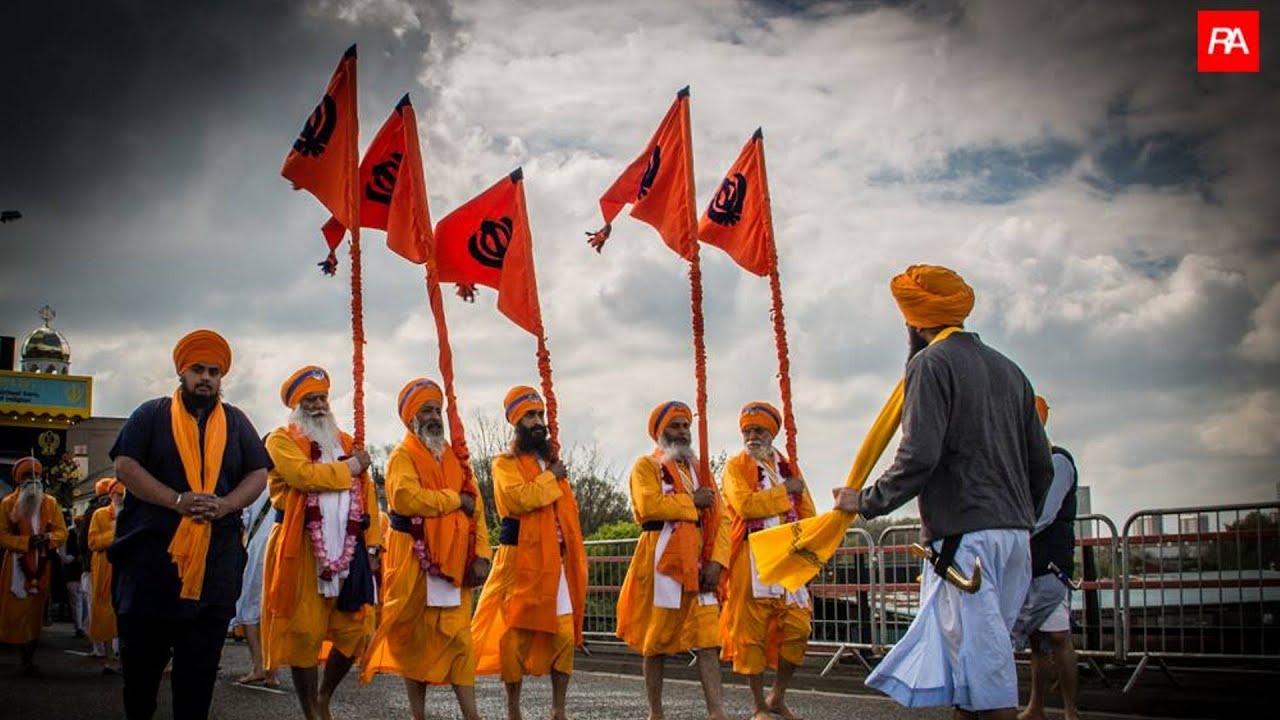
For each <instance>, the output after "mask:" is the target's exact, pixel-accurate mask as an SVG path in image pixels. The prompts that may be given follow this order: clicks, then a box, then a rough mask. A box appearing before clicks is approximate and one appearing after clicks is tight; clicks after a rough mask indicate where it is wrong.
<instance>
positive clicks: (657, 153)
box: [636, 145, 662, 199]
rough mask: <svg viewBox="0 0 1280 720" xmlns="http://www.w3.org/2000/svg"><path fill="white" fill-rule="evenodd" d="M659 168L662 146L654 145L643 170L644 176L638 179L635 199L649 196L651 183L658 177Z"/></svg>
mask: <svg viewBox="0 0 1280 720" xmlns="http://www.w3.org/2000/svg"><path fill="white" fill-rule="evenodd" d="M661 167H662V146H661V145H654V146H653V154H652V155H650V156H649V166H648V167H646V168H645V169H644V175H643V176H641V178H640V189H639V190H638V191H636V199H640V198H642V197H644V196H645V195H648V194H649V189H650V188H652V187H653V181H654V180H655V179H656V178H657V177H658V169H659V168H661Z"/></svg>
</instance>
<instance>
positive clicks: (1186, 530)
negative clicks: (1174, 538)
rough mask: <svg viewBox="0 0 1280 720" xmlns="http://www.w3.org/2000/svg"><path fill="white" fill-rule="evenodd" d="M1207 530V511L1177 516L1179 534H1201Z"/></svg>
mask: <svg viewBox="0 0 1280 720" xmlns="http://www.w3.org/2000/svg"><path fill="white" fill-rule="evenodd" d="M1208 532H1209V515H1208V513H1198V514H1194V515H1179V516H1178V534H1179V535H1203V534H1206V533H1208Z"/></svg>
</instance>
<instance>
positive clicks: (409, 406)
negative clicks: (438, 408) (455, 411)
mask: <svg viewBox="0 0 1280 720" xmlns="http://www.w3.org/2000/svg"><path fill="white" fill-rule="evenodd" d="M432 400H435V401H436V402H438V403H440V404H441V405H443V404H444V392H442V391H441V390H440V386H439V385H437V384H435V381H433V380H430V379H429V378H414V379H413V380H410V381H409V382H408V384H406V385H405V386H404V387H403V388H400V399H399V401H398V402H397V407H398V408H399V410H400V422H402V423H404V426H405V427H410V423H411V422H412V421H413V417H414V416H415V415H417V414H418V411H419V410H421V409H422V406H423V405H425V404H426V403H428V402H430V401H432Z"/></svg>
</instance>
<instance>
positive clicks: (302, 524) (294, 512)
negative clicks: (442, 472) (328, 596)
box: [265, 425, 364, 617]
mask: <svg viewBox="0 0 1280 720" xmlns="http://www.w3.org/2000/svg"><path fill="white" fill-rule="evenodd" d="M281 429H282V430H283V431H284V432H285V433H286V434H288V435H289V437H290V438H292V439H293V441H294V442H295V443H297V444H298V448H299V449H300V450H302V454H303V455H305V456H306V457H311V438H309V437H307V436H306V435H305V434H303V433H302V431H300V430H299V429H298V428H296V427H294V426H292V425H289V426H287V427H284V428H281ZM277 432H279V430H277ZM338 436H339V438H340V439H341V440H342V452H344V453H346V454H350V453H351V449H352V448H353V447H354V446H355V443H354V441H353V440H352V439H351V436H350V435H348V434H346V433H344V432H339V433H338ZM313 462H314V461H313ZM361 477H363V475H362V476H361ZM351 492H353V493H354V492H364V487H363V486H361V485H360V478H353V479H352V483H351ZM306 509H307V494H306V493H304V492H295V491H293V490H289V491H288V492H286V493H285V495H284V520H283V522H282V523H281V525H280V549H279V551H278V553H279V554H278V555H277V557H276V562H275V567H274V572H272V574H271V577H269V578H267V591H266V593H265V594H266V598H267V609H268V610H270V611H271V614H272V615H275V616H277V617H287V616H289V615H292V614H293V609H294V606H295V605H296V604H297V602H298V573H299V572H301V562H302V561H301V558H302V543H303V542H304V541H305V540H306V537H307V528H306Z"/></svg>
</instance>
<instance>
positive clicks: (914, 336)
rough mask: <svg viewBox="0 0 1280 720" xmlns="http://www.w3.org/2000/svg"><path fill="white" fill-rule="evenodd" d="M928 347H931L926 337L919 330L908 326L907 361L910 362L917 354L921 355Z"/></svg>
mask: <svg viewBox="0 0 1280 720" xmlns="http://www.w3.org/2000/svg"><path fill="white" fill-rule="evenodd" d="M927 347H929V341H928V340H926V339H925V337H924V335H922V334H921V333H920V331H919V330H917V329H915V328H913V327H911V326H910V325H908V326H907V360H910V359H911V358H913V357H915V356H916V354H917V353H919V352H920V351H921V350H923V349H925V348H927Z"/></svg>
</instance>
